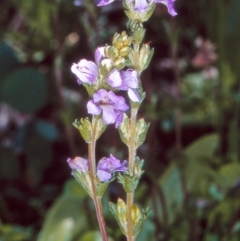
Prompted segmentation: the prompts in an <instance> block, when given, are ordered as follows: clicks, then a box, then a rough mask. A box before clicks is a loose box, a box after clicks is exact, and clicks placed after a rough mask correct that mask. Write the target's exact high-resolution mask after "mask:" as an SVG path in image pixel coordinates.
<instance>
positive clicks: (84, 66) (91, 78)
mask: <svg viewBox="0 0 240 241" xmlns="http://www.w3.org/2000/svg"><path fill="white" fill-rule="evenodd" d="M71 71H72V72H73V73H74V74H75V75H76V76H77V77H78V84H82V83H85V84H89V85H91V84H95V83H96V81H97V77H98V69H97V65H96V64H95V63H94V62H92V61H87V60H86V59H82V60H80V62H78V64H73V65H72V68H71Z"/></svg>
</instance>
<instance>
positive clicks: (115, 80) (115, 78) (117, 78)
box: [107, 69, 123, 88]
mask: <svg viewBox="0 0 240 241" xmlns="http://www.w3.org/2000/svg"><path fill="white" fill-rule="evenodd" d="M122 82H123V81H122V78H121V75H120V72H119V70H116V69H114V70H113V71H111V73H110V74H109V75H108V77H107V83H108V84H109V85H110V86H112V87H113V88H117V87H119V86H121V85H122Z"/></svg>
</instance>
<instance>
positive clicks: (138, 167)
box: [118, 157, 144, 193]
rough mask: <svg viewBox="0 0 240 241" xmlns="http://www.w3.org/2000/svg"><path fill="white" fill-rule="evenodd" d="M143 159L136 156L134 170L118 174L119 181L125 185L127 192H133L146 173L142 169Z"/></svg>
mask: <svg viewBox="0 0 240 241" xmlns="http://www.w3.org/2000/svg"><path fill="white" fill-rule="evenodd" d="M143 163H144V161H143V160H140V159H139V158H138V157H137V158H136V161H135V165H134V170H130V169H128V171H127V172H126V173H124V174H119V175H118V182H119V183H121V184H122V185H123V188H124V190H125V192H126V193H133V192H134V191H135V189H136V188H137V186H138V183H139V180H140V178H141V176H142V174H143V173H144V171H143V170H142V167H143Z"/></svg>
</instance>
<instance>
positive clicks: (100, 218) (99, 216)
mask: <svg viewBox="0 0 240 241" xmlns="http://www.w3.org/2000/svg"><path fill="white" fill-rule="evenodd" d="M97 124H98V122H97V120H96V119H95V118H93V120H92V127H93V131H92V141H91V143H89V145H88V157H89V170H90V178H91V183H92V190H93V197H92V198H93V202H94V206H95V209H96V213H97V220H98V225H99V228H100V232H101V235H102V239H103V241H108V235H107V231H106V224H105V220H104V216H103V208H102V202H101V198H100V197H98V196H97V190H96V184H95V174H96V158H95V149H96V129H97Z"/></svg>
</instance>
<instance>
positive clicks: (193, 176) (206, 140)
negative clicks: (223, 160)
mask: <svg viewBox="0 0 240 241" xmlns="http://www.w3.org/2000/svg"><path fill="white" fill-rule="evenodd" d="M218 145H219V137H218V135H216V134H211V135H206V136H203V137H201V138H199V139H198V140H196V141H194V142H193V143H192V144H190V145H189V146H188V147H187V148H186V149H185V150H184V153H185V156H186V158H187V159H186V162H185V168H184V173H185V177H186V188H187V190H189V191H191V192H194V193H197V192H199V191H200V190H201V191H202V192H201V195H203V194H205V193H204V192H208V190H209V189H208V182H206V180H205V179H206V178H209V177H212V178H217V177H218V174H217V173H216V172H215V171H214V170H212V169H211V168H210V166H209V165H208V163H207V162H206V161H204V160H209V159H211V158H212V156H213V154H214V152H215V151H216V149H217V147H218ZM203 188H204V189H203Z"/></svg>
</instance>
